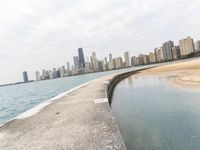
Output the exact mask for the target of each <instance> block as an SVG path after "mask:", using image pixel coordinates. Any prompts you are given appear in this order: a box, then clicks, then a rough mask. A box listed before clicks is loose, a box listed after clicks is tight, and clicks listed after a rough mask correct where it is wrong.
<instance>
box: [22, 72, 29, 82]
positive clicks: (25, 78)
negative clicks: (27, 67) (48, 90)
mask: <svg viewBox="0 0 200 150" xmlns="http://www.w3.org/2000/svg"><path fill="white" fill-rule="evenodd" d="M23 79H24V82H28V73H27V72H26V71H24V72H23Z"/></svg>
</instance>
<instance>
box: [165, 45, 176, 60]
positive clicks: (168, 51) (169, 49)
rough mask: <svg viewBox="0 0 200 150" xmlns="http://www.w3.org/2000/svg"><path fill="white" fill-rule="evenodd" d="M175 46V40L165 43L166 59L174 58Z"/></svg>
mask: <svg viewBox="0 0 200 150" xmlns="http://www.w3.org/2000/svg"><path fill="white" fill-rule="evenodd" d="M173 46H174V42H173V41H168V42H165V43H164V44H163V54H164V60H166V61H167V60H172V59H173V57H172V47H173Z"/></svg>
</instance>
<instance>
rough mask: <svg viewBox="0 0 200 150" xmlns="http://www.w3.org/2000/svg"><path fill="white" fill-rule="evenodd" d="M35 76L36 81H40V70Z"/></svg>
mask: <svg viewBox="0 0 200 150" xmlns="http://www.w3.org/2000/svg"><path fill="white" fill-rule="evenodd" d="M35 78H36V81H40V72H39V71H36V72H35Z"/></svg>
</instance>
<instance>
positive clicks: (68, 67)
mask: <svg viewBox="0 0 200 150" xmlns="http://www.w3.org/2000/svg"><path fill="white" fill-rule="evenodd" d="M70 70H71V68H70V63H69V62H67V72H69V71H70Z"/></svg>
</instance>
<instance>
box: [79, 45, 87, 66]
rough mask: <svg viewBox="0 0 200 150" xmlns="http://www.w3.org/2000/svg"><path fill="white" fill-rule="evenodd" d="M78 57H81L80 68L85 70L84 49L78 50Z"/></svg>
mask: <svg viewBox="0 0 200 150" xmlns="http://www.w3.org/2000/svg"><path fill="white" fill-rule="evenodd" d="M78 56H79V68H85V58H84V54H83V49H82V48H79V49H78Z"/></svg>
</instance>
